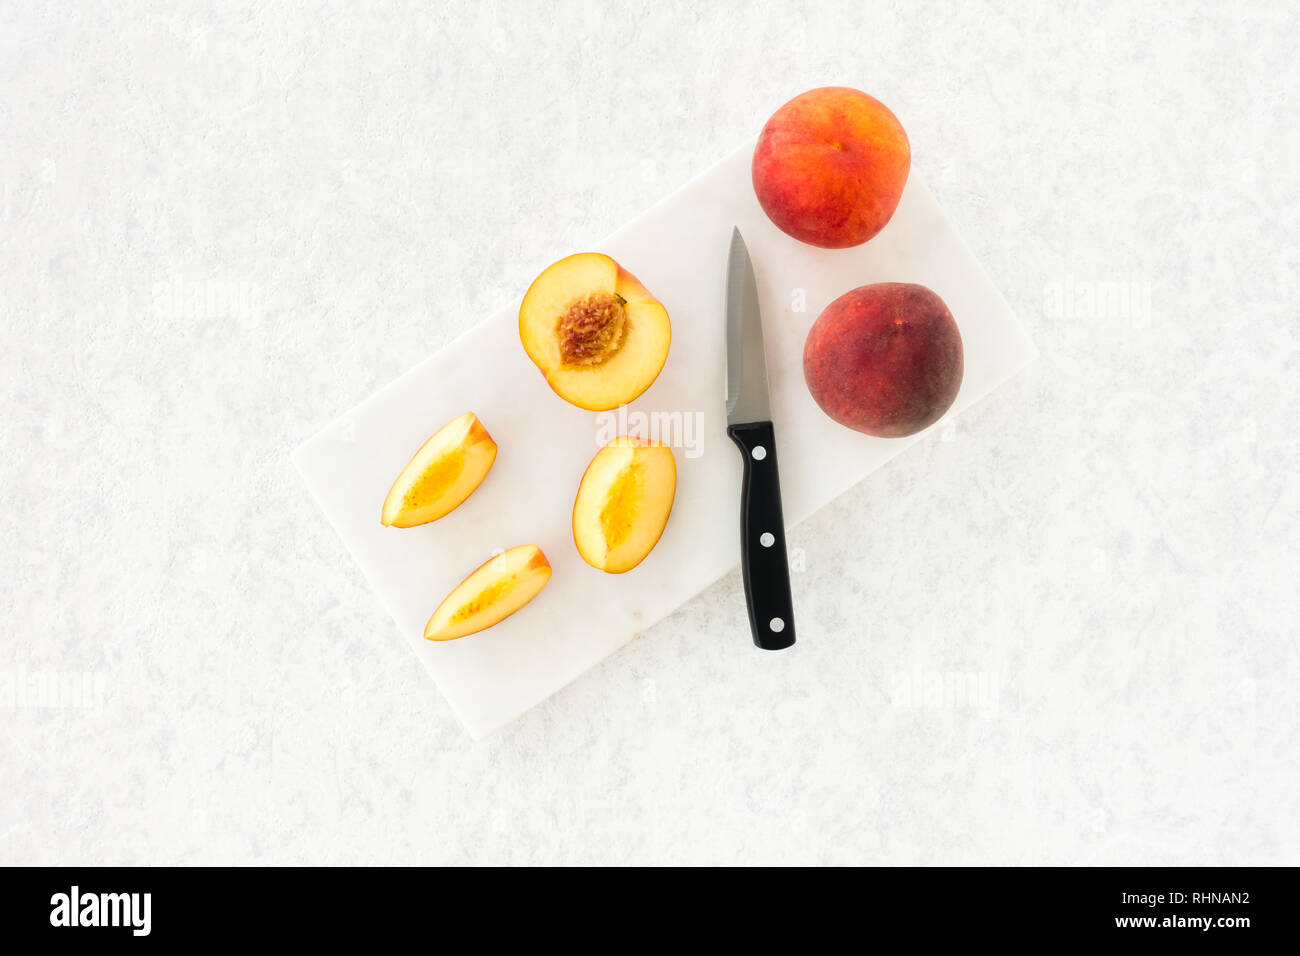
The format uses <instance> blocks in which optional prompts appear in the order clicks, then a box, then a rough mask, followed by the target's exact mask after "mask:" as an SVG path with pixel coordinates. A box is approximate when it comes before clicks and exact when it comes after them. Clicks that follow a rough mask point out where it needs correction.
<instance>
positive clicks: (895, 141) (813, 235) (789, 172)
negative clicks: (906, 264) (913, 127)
mask: <svg viewBox="0 0 1300 956" xmlns="http://www.w3.org/2000/svg"><path fill="white" fill-rule="evenodd" d="M911 164H912V151H911V147H910V146H909V145H908V142H907V134H906V133H905V132H903V126H902V124H901V123H899V122H898V119H897V118H896V117H895V116H894V114H893V113H891V112H890V111H889V109H888V108H887V107H886V106H885V104H884V103H881V102H880V101H879V100H878V99H876V98H875V97H873V96H868V95H867V94H866V93H863V92H862V91H861V90H854V89H850V88H849V87H846V86H824V87H821V88H819V89H815V90H809V91H808V92H807V93H801V94H799V95H798V96H796V97H795V98H794V99H792V100H791V101H790V102H789V103H786V104H785V105H784V106H782V107H781V108H780V109H779V110H777V111H776V112H775V113H773V114H772V118H771V119H769V120H768V121H767V125H766V126H764V127H763V132H762V134H761V135H760V136H759V137H758V146H757V147H756V148H755V149H754V162H753V165H752V167H751V174H752V177H753V180H754V193H755V195H757V196H758V202H759V205H761V206H762V207H763V211H764V212H765V213H767V215H768V218H769V219H771V220H772V222H774V223H776V225H777V226H778V227H779V228H780V229H781V230H782V231H783V232H785V233H787V234H788V235H791V236H793V237H794V238H796V239H798V240H799V241H800V242H806V243H809V244H810V245H814V246H821V247H822V248H825V249H844V248H847V247H848V246H857V245H861V244H862V243H864V242H866V241H867V240H868V239H870V238H871V237H872V236H874V235H875V234H876V233H878V232H880V230H881V229H883V228H885V224H886V223H887V222H889V219H890V217H891V216H893V215H894V210H895V209H896V208H897V207H898V200H899V198H900V197H901V196H902V195H903V186H904V185H905V184H906V183H907V173H908V170H909V169H910V168H911Z"/></svg>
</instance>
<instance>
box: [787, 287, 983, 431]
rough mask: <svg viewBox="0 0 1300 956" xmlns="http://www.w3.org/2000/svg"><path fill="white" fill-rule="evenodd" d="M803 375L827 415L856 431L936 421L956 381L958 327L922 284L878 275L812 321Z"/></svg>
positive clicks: (960, 363) (960, 362)
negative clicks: (872, 282) (880, 279)
mask: <svg viewBox="0 0 1300 956" xmlns="http://www.w3.org/2000/svg"><path fill="white" fill-rule="evenodd" d="M803 371H804V381H805V382H806V383H807V385H808V391H809V392H810V393H811V394H812V397H813V399H814V400H815V401H816V402H817V404H818V405H819V406H820V407H821V409H822V411H824V412H825V413H826V414H827V415H829V416H830V417H831V418H833V419H834V420H835V421H837V422H839V423H840V424H841V425H845V426H847V427H848V428H852V429H854V430H855V431H860V432H864V433H865V434H868V435H875V436H877V437H879V438H902V437H904V436H906V435H911V434H914V433H916V432H919V431H920V430H921V429H923V428H927V427H929V426H930V425H933V424H934V423H935V422H936V421H938V420H939V419H940V418H941V417H942V416H943V413H944V412H946V411H947V410H948V408H949V406H951V405H952V403H953V400H954V399H955V398H956V397H957V392H958V390H959V389H960V388H961V381H962V376H963V374H964V371H965V368H964V353H963V350H962V342H961V332H960V331H958V329H957V323H956V321H954V319H953V317H952V313H951V312H949V311H948V307H947V306H946V305H945V304H944V302H943V300H942V299H941V298H939V296H938V295H936V294H935V293H934V292H932V291H930V290H929V289H927V288H926V287H925V286H922V285H913V284H911V283H906V282H881V283H877V284H875V285H865V286H861V287H859V288H857V289H854V290H852V291H851V292H846V293H845V294H844V295H842V296H840V297H839V298H838V299H836V300H835V301H834V302H832V303H831V304H830V305H828V306H827V307H826V308H825V310H824V311H823V312H822V314H821V315H819V316H818V317H817V321H816V322H814V323H813V326H812V328H811V329H810V330H809V332H808V338H807V340H806V341H805V343H804V352H803Z"/></svg>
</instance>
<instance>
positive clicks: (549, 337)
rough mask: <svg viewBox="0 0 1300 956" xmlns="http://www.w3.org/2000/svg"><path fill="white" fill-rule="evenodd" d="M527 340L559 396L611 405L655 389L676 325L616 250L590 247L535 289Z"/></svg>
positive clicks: (524, 314) (524, 318)
mask: <svg viewBox="0 0 1300 956" xmlns="http://www.w3.org/2000/svg"><path fill="white" fill-rule="evenodd" d="M519 338H520V341H522V342H523V345H524V351H526V352H527V353H528V357H529V358H530V359H532V360H533V363H534V364H535V365H536V366H537V367H538V368H539V369H541V371H542V374H543V375H545V376H546V383H547V384H548V385H550V386H551V388H552V389H554V391H555V393H556V394H557V395H559V396H560V397H561V398H563V399H564V400H565V401H567V402H571V403H572V404H574V405H577V406H578V407H579V408H586V409H589V410H591V411H604V410H607V409H610V408H617V407H618V406H619V405H624V404H626V403H628V402H630V401H632V399H634V398H636V397H637V396H638V395H640V394H641V393H642V392H644V391H645V390H646V389H647V388H649V387H650V384H651V383H652V382H653V381H654V380H655V378H656V377H658V375H659V370H660V369H662V368H663V367H664V361H665V360H666V359H667V358H668V345H669V343H670V342H671V340H672V326H671V324H670V323H669V321H668V312H667V310H666V309H665V308H664V307H663V306H662V305H660V304H659V303H658V302H656V301H655V299H654V297H653V296H651V295H650V293H649V292H647V291H646V288H645V286H643V285H642V284H641V283H640V282H639V281H638V280H637V278H636V276H634V275H632V274H631V273H630V272H628V271H627V270H626V269H624V268H623V267H622V266H620V265H619V264H618V263H617V262H615V261H614V260H613V259H611V258H610V257H609V256H606V255H602V254H601V253H599V252H583V253H579V254H578V255H574V256H569V257H568V258H566V259H561V260H560V261H559V262H557V263H555V264H554V265H552V266H550V267H549V268H548V269H547V270H546V271H545V272H543V273H542V274H541V275H540V276H538V277H537V278H536V279H535V280H534V281H533V284H532V285H531V286H529V287H528V292H527V293H525V295H524V301H523V304H522V305H520V307H519Z"/></svg>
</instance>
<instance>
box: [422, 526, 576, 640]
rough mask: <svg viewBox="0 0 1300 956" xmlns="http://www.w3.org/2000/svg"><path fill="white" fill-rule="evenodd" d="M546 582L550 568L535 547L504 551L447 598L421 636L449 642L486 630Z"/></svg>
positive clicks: (548, 578)
mask: <svg viewBox="0 0 1300 956" xmlns="http://www.w3.org/2000/svg"><path fill="white" fill-rule="evenodd" d="M550 579H551V564H550V562H549V561H547V560H546V555H545V554H543V553H542V549H541V548H539V547H538V546H537V545H535V544H521V545H520V546H519V547H517V548H511V549H510V550H509V551H504V552H502V553H501V554H498V555H497V556H496V557H495V558H492V559H491V560H489V561H488V562H487V563H486V564H483V565H481V566H480V567H479V568H478V569H477V570H476V571H475V572H474V573H473V574H471V575H470V576H469V577H467V578H466V579H465V580H464V581H462V582H461V583H460V584H459V585H457V586H456V590H454V591H452V592H451V593H450V594H448V595H447V597H446V599H445V600H443V602H442V603H441V604H439V605H438V609H437V610H436V611H434V612H433V617H431V618H429V623H428V624H426V625H425V626H424V636H425V637H426V638H428V639H429V640H431V641H451V640H455V639H456V638H458V637H464V636H465V635H466V634H473V633H475V632H476V631H481V630H483V629H484V628H489V627H491V626H492V625H493V624H496V623H498V622H499V621H503V620H505V619H506V618H507V617H509V616H510V615H511V614H514V613H515V611H517V610H519V609H520V608H521V607H523V606H524V605H525V604H527V603H528V602H529V601H531V600H532V599H533V598H535V597H536V596H537V593H538V592H539V591H541V589H542V588H544V587H545V586H546V582H547V581H549V580H550Z"/></svg>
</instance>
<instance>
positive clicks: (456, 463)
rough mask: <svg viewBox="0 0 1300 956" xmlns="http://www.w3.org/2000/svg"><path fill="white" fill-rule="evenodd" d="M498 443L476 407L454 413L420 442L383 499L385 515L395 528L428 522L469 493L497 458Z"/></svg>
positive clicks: (384, 519)
mask: <svg viewBox="0 0 1300 956" xmlns="http://www.w3.org/2000/svg"><path fill="white" fill-rule="evenodd" d="M496 457H497V443H496V442H494V441H493V440H492V436H491V435H489V434H488V432H487V429H486V428H484V427H483V423H482V422H480V421H479V420H478V416H476V415H475V414H474V413H473V412H466V413H465V414H464V415H461V416H460V417H459V418H454V419H452V420H451V421H450V422H448V423H447V424H446V425H444V426H442V428H440V429H438V431H437V432H436V433H434V435H433V437H432V438H430V439H429V440H428V441H426V442H425V443H424V444H423V445H421V446H420V450H419V451H417V452H416V453H415V457H414V458H412V459H411V461H410V463H409V464H407V466H406V467H405V468H403V469H402V473H401V474H400V475H398V476H397V481H395V482H393V487H392V490H390V491H389V492H388V497H387V498H385V499H384V511H383V515H382V518H381V520H382V521H383V523H384V524H385V525H388V526H391V527H396V528H412V527H415V526H416V525H420V524H428V523H429V522H430V521H436V520H437V519H438V518H441V517H442V516H443V515H445V514H447V513H448V512H450V511H451V510H453V509H454V508H456V506H458V505H459V504H460V503H461V502H462V501H464V500H465V499H466V498H468V497H469V496H470V495H471V494H472V493H473V491H474V489H475V488H477V487H478V486H479V484H480V483H481V482H482V481H483V479H484V478H485V477H486V476H487V473H488V469H490V468H491V467H492V462H494V461H496Z"/></svg>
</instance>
